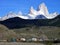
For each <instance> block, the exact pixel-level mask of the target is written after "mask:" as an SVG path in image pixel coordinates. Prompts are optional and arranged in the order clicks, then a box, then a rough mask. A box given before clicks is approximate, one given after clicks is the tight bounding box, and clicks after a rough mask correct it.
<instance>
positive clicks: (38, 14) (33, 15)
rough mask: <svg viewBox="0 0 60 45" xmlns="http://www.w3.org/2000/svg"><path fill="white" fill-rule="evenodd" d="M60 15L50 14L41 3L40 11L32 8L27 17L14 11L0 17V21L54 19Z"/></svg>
mask: <svg viewBox="0 0 60 45" xmlns="http://www.w3.org/2000/svg"><path fill="white" fill-rule="evenodd" d="M58 15H59V14H58V13H57V12H54V13H51V14H49V12H48V9H47V6H46V5H45V3H41V4H40V5H39V8H38V10H35V9H34V8H33V7H32V6H31V8H30V12H29V13H28V14H27V15H23V14H22V12H21V11H20V12H18V14H15V13H13V12H12V11H11V12H9V13H8V14H7V15H5V16H4V17H2V18H1V17H0V21H4V20H6V19H9V18H14V17H19V18H22V19H53V18H55V17H57V16H58Z"/></svg>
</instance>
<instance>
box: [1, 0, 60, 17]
mask: <svg viewBox="0 0 60 45" xmlns="http://www.w3.org/2000/svg"><path fill="white" fill-rule="evenodd" d="M42 2H44V3H45V4H46V6H47V7H48V10H49V12H50V13H53V12H58V13H60V0H0V17H2V16H5V15H6V14H7V13H9V12H10V11H12V12H15V13H18V12H19V11H21V12H22V13H23V14H28V13H29V9H30V7H31V6H33V7H34V9H36V10H37V8H38V6H39V5H40V4H41V3H42Z"/></svg>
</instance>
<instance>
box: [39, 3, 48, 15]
mask: <svg viewBox="0 0 60 45" xmlns="http://www.w3.org/2000/svg"><path fill="white" fill-rule="evenodd" d="M39 10H40V13H41V12H43V13H44V15H48V14H49V12H48V9H47V6H46V5H45V3H41V4H40V5H39Z"/></svg>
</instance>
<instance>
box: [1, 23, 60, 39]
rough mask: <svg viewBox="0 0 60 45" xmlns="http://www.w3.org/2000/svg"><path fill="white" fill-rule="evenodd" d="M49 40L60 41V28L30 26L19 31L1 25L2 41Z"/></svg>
mask: <svg viewBox="0 0 60 45" xmlns="http://www.w3.org/2000/svg"><path fill="white" fill-rule="evenodd" d="M20 37H25V38H31V37H37V38H40V37H42V38H48V39H55V38H58V39H60V27H52V26H41V27H37V26H30V27H24V28H19V29H8V28H7V27H6V26H4V25H1V24H0V39H10V38H20Z"/></svg>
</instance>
